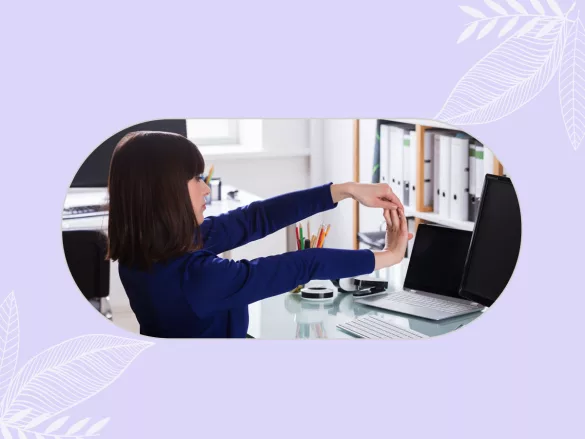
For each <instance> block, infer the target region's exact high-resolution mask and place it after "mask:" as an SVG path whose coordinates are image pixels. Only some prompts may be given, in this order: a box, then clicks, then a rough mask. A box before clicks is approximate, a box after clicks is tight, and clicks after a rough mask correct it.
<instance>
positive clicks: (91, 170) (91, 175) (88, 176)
mask: <svg viewBox="0 0 585 439" xmlns="http://www.w3.org/2000/svg"><path fill="white" fill-rule="evenodd" d="M142 130H145V131H165V132H170V133H177V134H181V135H183V136H185V137H187V120H186V119H164V120H153V121H149V122H144V123H139V124H137V125H133V126H131V127H128V128H126V129H124V130H122V131H119V132H118V133H116V134H114V135H113V136H111V137H110V138H109V139H108V140H106V141H105V142H103V143H102V144H101V145H100V146H98V147H97V148H96V149H94V150H93V152H92V153H91V154H90V155H89V157H87V159H85V161H84V162H83V164H82V165H81V167H80V168H79V170H78V171H77V174H75V177H74V178H73V182H72V183H71V187H78V188H79V187H83V188H87V187H98V188H104V187H107V186H108V174H109V171H110V160H111V158H112V154H113V152H114V148H115V147H116V145H117V144H118V142H119V141H120V140H121V139H122V137H124V136H125V135H126V134H128V133H131V132H132V131H142Z"/></svg>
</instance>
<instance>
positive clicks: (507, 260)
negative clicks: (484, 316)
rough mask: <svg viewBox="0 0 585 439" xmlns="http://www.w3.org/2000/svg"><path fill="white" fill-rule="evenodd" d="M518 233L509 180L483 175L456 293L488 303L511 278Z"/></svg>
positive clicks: (516, 209)
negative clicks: (475, 218) (474, 218)
mask: <svg viewBox="0 0 585 439" xmlns="http://www.w3.org/2000/svg"><path fill="white" fill-rule="evenodd" d="M521 236H522V222H521V218H520V205H519V203H518V197H517V196H516V191H515V190H514V186H513V184H512V182H511V180H510V179H509V178H507V177H502V176H498V175H492V174H488V175H486V177H485V180H484V185H483V190H482V195H481V200H480V205H479V211H478V219H477V222H476V225H475V228H474V231H473V235H472V237H471V244H470V246H469V252H468V255H467V259H466V262H465V268H464V271H463V277H462V279H461V286H460V289H459V295H460V296H461V297H463V298H466V299H469V300H473V301H475V302H477V303H480V304H482V305H484V306H486V307H490V306H492V304H493V303H494V302H495V301H496V300H497V299H498V297H499V296H500V294H501V293H502V291H503V290H504V288H506V285H507V284H508V281H509V280H510V278H511V277H512V273H513V271H514V268H515V267H516V262H517V260H518V255H519V253H520V241H521Z"/></svg>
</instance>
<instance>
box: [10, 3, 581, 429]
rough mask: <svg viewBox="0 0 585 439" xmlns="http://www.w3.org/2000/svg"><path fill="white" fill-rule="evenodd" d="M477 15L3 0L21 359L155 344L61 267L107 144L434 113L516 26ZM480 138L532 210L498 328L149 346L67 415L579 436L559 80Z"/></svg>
mask: <svg viewBox="0 0 585 439" xmlns="http://www.w3.org/2000/svg"><path fill="white" fill-rule="evenodd" d="M520 2H521V3H522V4H524V5H525V7H526V8H527V9H528V8H529V6H530V5H529V2H528V1H527V0H520ZM499 3H500V4H505V2H503V0H500V1H499ZM459 4H466V5H469V6H473V7H477V8H479V9H482V10H484V11H486V9H487V8H486V6H485V5H484V4H483V2H481V1H480V0H468V1H465V2H455V1H440V2H421V1H404V2H397V1H377V2H374V1H363V2H361V3H360V4H359V5H358V3H356V2H352V3H351V4H343V3H342V2H338V1H335V2H334V1H321V2H314V1H295V2H290V3H288V4H284V3H282V2H259V1H248V2H226V1H216V2H185V3H180V2H165V4H164V5H163V4H162V2H159V3H157V4H156V5H155V4H154V3H153V2H137V1H134V2H124V5H122V4H121V3H120V2H112V1H108V2H92V3H91V4H88V3H87V2H74V1H63V2H50V3H42V2H18V4H5V5H4V8H3V11H2V13H1V14H0V33H1V35H2V38H1V39H0V41H2V43H1V44H2V53H3V56H2V64H3V68H2V77H3V79H2V82H1V84H2V95H1V98H0V105H1V107H2V113H3V117H2V122H3V127H2V128H3V129H2V132H3V136H2V151H3V154H2V160H1V161H0V163H1V165H0V166H1V169H2V172H0V191H2V206H3V207H2V213H3V214H2V230H3V232H4V233H3V239H2V243H3V246H2V247H3V248H2V252H0V258H1V263H0V267H2V269H1V275H0V300H3V299H4V297H6V296H7V295H8V294H9V293H10V292H11V291H14V292H15V295H16V299H17V301H18V307H19V315H20V327H21V335H20V337H21V343H20V354H19V363H18V367H19V368H20V367H21V366H22V365H23V364H24V362H26V361H27V360H28V359H29V358H31V357H32V356H33V355H36V354H37V353H39V352H40V351H42V350H44V349H46V348H48V347H50V346H52V345H54V344H57V343H60V342H61V341H63V340H66V339H69V338H72V337H75V336H78V335H82V334H90V333H103V334H114V335H119V336H123V337H131V338H136V339H142V337H140V336H135V335H131V334H128V333H126V332H124V331H123V330H121V329H119V328H117V327H116V326H114V325H113V324H111V323H109V322H107V321H106V320H105V319H103V318H102V317H101V316H100V315H98V314H97V313H96V312H95V311H94V310H93V309H92V308H91V307H90V306H89V305H88V304H87V303H86V302H85V299H84V298H83V297H82V296H81V295H80V294H79V292H78V290H77V288H76V286H75V284H74V282H73V280H72V278H71V276H70V275H69V272H68V269H67V266H66V264H65V261H64V256H63V250H62V243H61V229H60V225H61V209H62V206H63V201H64V199H65V195H66V191H67V187H68V184H69V183H70V181H71V179H72V176H73V175H74V173H75V172H76V170H77V169H78V167H79V165H80V164H81V163H82V161H83V160H84V159H85V158H86V157H87V155H88V154H89V153H90V152H91V151H92V150H93V149H94V148H95V147H96V146H97V145H98V144H99V143H101V142H102V141H103V140H105V139H106V138H107V137H109V136H110V135H112V134H113V133H115V132H117V131H118V130H121V129H123V128H125V127H127V126H129V125H132V124H135V123H138V122H141V121H145V120H150V119H157V118H172V117H303V118H306V117H352V118H354V117H362V118H368V117H387V118H391V117H394V118H398V117H404V118H407V117H416V118H432V117H433V116H434V115H435V114H436V113H437V112H438V111H439V110H440V109H441V107H442V105H443V103H444V102H445V100H446V99H447V97H448V96H449V93H450V91H451V90H452V88H453V87H454V86H455V84H456V83H457V81H458V80H459V78H460V77H461V76H462V75H463V74H464V73H465V72H466V71H467V70H468V69H469V68H470V67H471V66H472V65H473V64H474V63H475V62H476V61H477V60H479V59H480V58H482V57H483V56H484V55H485V54H486V53H487V52H488V51H489V50H491V49H492V48H493V47H495V46H496V45H497V44H498V40H497V31H494V32H493V33H492V34H490V35H489V36H487V37H486V38H484V39H483V40H481V41H476V40H475V38H474V37H472V38H471V39H470V40H468V41H466V42H464V43H462V44H460V45H457V44H456V41H457V38H458V36H459V34H460V33H461V32H462V31H463V29H464V27H465V24H466V23H468V22H469V21H471V19H470V17H469V16H467V15H465V14H464V13H463V12H462V11H461V10H460V9H459V7H458V5H459ZM543 4H544V5H545V7H546V2H544V1H543ZM559 4H560V5H561V7H562V8H563V10H567V9H568V7H569V6H570V3H569V2H562V1H559ZM577 9H579V5H577ZM498 29H499V28H498ZM461 128H463V129H465V130H466V131H468V132H469V133H470V134H472V135H474V136H476V137H478V138H479V139H480V140H481V141H483V142H484V143H485V144H486V145H487V146H488V147H489V148H490V149H492V150H493V151H494V152H495V154H496V155H497V156H498V157H499V158H500V160H501V161H502V162H503V163H504V165H505V166H506V168H507V169H508V171H509V172H510V173H511V175H512V176H513V179H514V183H515V185H516V190H517V192H518V194H519V198H520V202H521V209H522V215H523V236H522V249H521V254H520V259H519V261H518V265H517V268H516V271H515V273H514V276H513V278H512V280H511V281H510V284H509V286H508V288H507V290H506V292H505V294H504V295H503V296H502V297H501V298H500V300H499V301H498V302H497V303H496V305H495V306H494V307H493V309H491V310H490V311H489V313H488V314H487V315H486V316H484V317H483V318H480V319H478V320H477V321H476V322H474V323H473V324H471V325H469V326H468V327H467V328H466V329H465V330H463V331H458V332H456V333H452V334H449V335H446V336H443V337H438V338H433V339H430V340H428V341H424V342H418V343H412V342H411V343H406V342H395V341H387V342H369V341H363V340H362V341H327V342H319V341H305V342H299V341H265V340H263V341H257V342H246V341H228V340H220V341H210V340H202V341H197V340H187V341H175V340H150V341H155V345H154V346H152V347H150V348H149V349H147V350H145V351H144V352H143V353H142V354H141V355H140V356H138V358H137V359H136V360H135V361H134V362H133V363H132V365H131V366H130V367H129V368H128V369H127V371H126V372H125V373H124V374H123V375H122V376H121V377H120V378H119V379H118V380H117V381H116V382H114V383H113V384H112V385H111V386H110V387H108V388H106V389H105V390H104V391H102V392H101V393H99V394H98V395H96V396H95V397H93V398H92V399H90V400H88V401H86V402H84V403H82V404H81V405H79V406H77V407H76V408H75V409H74V410H72V411H71V412H70V413H68V414H71V415H72V417H77V418H81V417H85V416H92V417H93V416H95V417H105V416H111V418H112V420H111V421H110V423H109V424H108V425H107V426H106V427H105V429H104V430H103V431H102V436H103V437H112V438H114V437H115V438H124V437H148V438H158V437H179V436H181V437H183V436H187V437H200V438H207V437H238V436H241V435H242V434H244V433H251V434H252V437H255V438H259V437H271V438H272V437H295V438H296V437H305V436H309V437H319V436H324V435H327V436H331V437H339V436H341V435H343V436H344V437H345V436H347V437H350V436H356V435H360V437H368V436H370V435H372V436H373V435H376V436H379V435H381V434H382V435H389V436H391V437H423V436H424V437H434V438H439V437H450V438H451V437H469V436H470V435H471V436H472V437H478V438H479V437H485V438H493V437H498V436H499V437H503V436H505V437H578V436H580V435H579V434H578V432H579V431H580V432H581V433H583V430H584V429H583V426H582V423H581V422H579V419H580V416H581V415H582V413H581V412H582V410H583V404H582V395H583V391H584V390H585V389H584V386H583V378H582V371H583V366H584V362H583V359H582V358H583V356H582V355H581V351H582V345H583V342H582V334H583V330H582V328H583V326H582V323H581V321H582V320H583V313H584V311H585V299H584V298H583V283H582V282H581V279H582V272H583V269H584V268H583V253H582V248H583V244H584V236H585V234H584V233H583V227H582V225H581V222H582V220H581V218H582V216H580V213H582V208H581V204H582V203H583V177H582V175H579V174H578V172H579V171H580V172H581V173H582V172H583V169H584V164H585V163H584V161H585V158H584V151H582V150H577V151H574V150H573V148H572V147H571V145H570V142H569V140H568V138H567V135H566V132H565V129H564V125H563V121H562V117H561V112H560V105H559V96H558V85H557V78H556V77H555V78H554V79H553V81H552V82H551V83H550V84H549V86H548V87H547V88H546V89H545V90H544V91H543V92H542V93H541V94H539V95H538V96H537V97H536V98H535V99H534V100H532V101H531V102H530V103H529V104H527V105H526V106H525V107H523V108H521V109H520V110H518V111H516V112H515V113H513V114H511V115H510V116H507V117H505V118H503V119H502V120H500V121H498V122H495V123H491V124H487V125H480V126H471V127H461ZM581 149H583V148H581ZM50 160H57V161H58V164H52V165H48V162H49V161H50ZM32 206H34V209H35V212H33V214H30V209H31V208H32ZM315 371H318V372H319V373H315ZM378 416H380V417H378Z"/></svg>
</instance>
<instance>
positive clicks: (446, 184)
mask: <svg viewBox="0 0 585 439" xmlns="http://www.w3.org/2000/svg"><path fill="white" fill-rule="evenodd" d="M439 139H440V148H439V153H440V155H441V157H440V162H439V189H440V193H441V195H440V200H439V215H441V216H443V217H449V215H450V205H451V203H450V201H451V140H452V137H451V136H449V135H447V134H440V135H439Z"/></svg>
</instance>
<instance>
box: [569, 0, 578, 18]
mask: <svg viewBox="0 0 585 439" xmlns="http://www.w3.org/2000/svg"><path fill="white" fill-rule="evenodd" d="M576 5H577V3H576V2H573V4H572V5H571V7H570V8H569V10H568V11H567V16H568V15H569V14H570V13H571V12H573V9H575V6H576Z"/></svg>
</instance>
